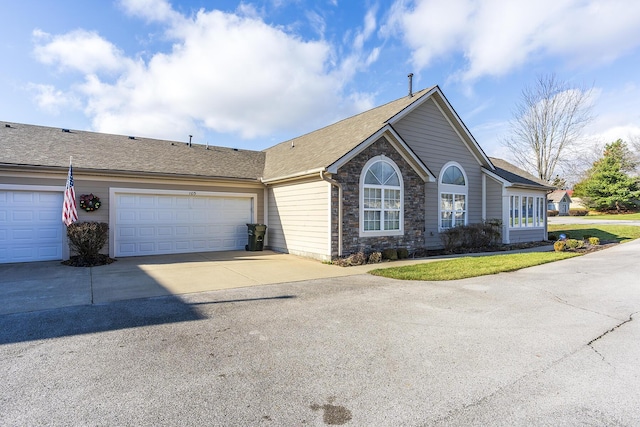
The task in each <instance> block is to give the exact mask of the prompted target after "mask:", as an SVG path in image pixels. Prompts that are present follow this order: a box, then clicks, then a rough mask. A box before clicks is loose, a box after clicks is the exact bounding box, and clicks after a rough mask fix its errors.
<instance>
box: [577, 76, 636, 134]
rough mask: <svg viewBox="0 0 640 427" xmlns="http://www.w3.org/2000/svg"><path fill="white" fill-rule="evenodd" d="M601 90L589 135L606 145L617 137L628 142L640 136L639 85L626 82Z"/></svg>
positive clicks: (589, 127)
mask: <svg viewBox="0 0 640 427" xmlns="http://www.w3.org/2000/svg"><path fill="white" fill-rule="evenodd" d="M598 92H599V96H598V103H597V105H596V108H595V110H594V120H593V121H592V122H591V123H590V125H589V126H588V127H587V129H586V135H587V138H588V139H589V140H590V141H595V142H596V143H597V144H599V145H604V144H606V143H609V142H613V141H615V140H617V139H618V138H621V139H623V140H625V141H629V140H631V139H632V138H634V137H638V136H640V87H639V86H637V85H636V84H626V85H622V86H621V87H620V88H618V89H614V90H608V91H605V90H604V89H599V90H598Z"/></svg>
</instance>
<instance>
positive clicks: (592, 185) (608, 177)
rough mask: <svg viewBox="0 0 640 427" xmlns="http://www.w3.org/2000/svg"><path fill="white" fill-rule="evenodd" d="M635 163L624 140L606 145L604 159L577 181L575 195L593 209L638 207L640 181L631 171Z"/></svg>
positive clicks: (617, 209)
mask: <svg viewBox="0 0 640 427" xmlns="http://www.w3.org/2000/svg"><path fill="white" fill-rule="evenodd" d="M635 166H636V163H635V159H633V156H632V155H631V151H630V150H629V148H628V147H627V144H626V143H625V142H624V141H622V140H620V139H618V140H617V141H615V142H612V143H610V144H607V145H606V146H605V150H604V154H603V156H602V158H600V159H599V160H597V161H596V162H594V164H593V166H592V167H591V169H589V171H588V172H587V178H586V179H584V180H583V181H581V182H579V183H578V184H576V186H575V189H574V190H575V191H574V194H575V195H576V196H578V197H581V198H582V199H583V202H584V203H585V205H586V206H588V207H589V208H590V209H595V210H598V211H608V210H616V211H618V212H619V211H622V210H627V209H635V208H637V207H638V203H639V201H640V183H639V182H638V178H636V177H631V176H629V174H628V172H630V171H632V170H633V169H634V168H635Z"/></svg>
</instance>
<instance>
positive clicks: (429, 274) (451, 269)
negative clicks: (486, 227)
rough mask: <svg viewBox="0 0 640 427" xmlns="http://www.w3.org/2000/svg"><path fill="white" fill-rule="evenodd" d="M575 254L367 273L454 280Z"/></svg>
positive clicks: (451, 261)
mask: <svg viewBox="0 0 640 427" xmlns="http://www.w3.org/2000/svg"><path fill="white" fill-rule="evenodd" d="M579 255H580V254H579V253H575V252H530V253H521V254H507V255H490V256H475V257H462V258H452V259H448V260H443V261H432V262H425V263H422V264H415V265H407V266H403V267H391V268H380V269H376V270H372V271H370V273H371V274H373V275H375V276H382V277H387V278H390V279H400V280H428V281H438V280H457V279H466V278H469V277H478V276H485V275H487V274H498V273H503V272H508V271H515V270H520V269H522V268H526V267H533V266H535V265H541V264H546V263H549V262H554V261H560V260H562V259H567V258H572V257H575V256H579Z"/></svg>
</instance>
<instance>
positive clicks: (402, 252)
mask: <svg viewBox="0 0 640 427" xmlns="http://www.w3.org/2000/svg"><path fill="white" fill-rule="evenodd" d="M407 258H409V251H408V250H407V249H406V248H399V249H398V259H407Z"/></svg>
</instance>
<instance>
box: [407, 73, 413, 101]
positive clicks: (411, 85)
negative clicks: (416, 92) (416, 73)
mask: <svg viewBox="0 0 640 427" xmlns="http://www.w3.org/2000/svg"><path fill="white" fill-rule="evenodd" d="M407 77H409V98H411V97H412V96H413V73H409V75H408V76H407Z"/></svg>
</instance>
